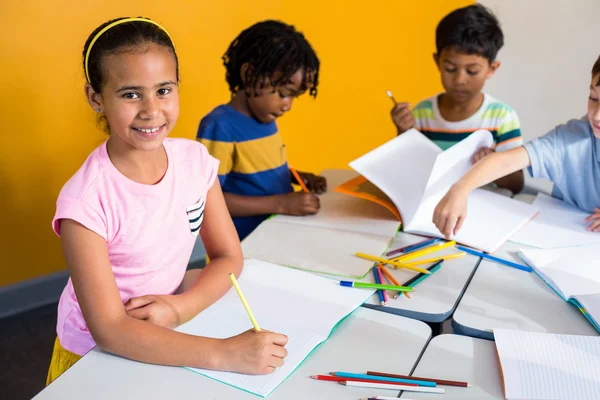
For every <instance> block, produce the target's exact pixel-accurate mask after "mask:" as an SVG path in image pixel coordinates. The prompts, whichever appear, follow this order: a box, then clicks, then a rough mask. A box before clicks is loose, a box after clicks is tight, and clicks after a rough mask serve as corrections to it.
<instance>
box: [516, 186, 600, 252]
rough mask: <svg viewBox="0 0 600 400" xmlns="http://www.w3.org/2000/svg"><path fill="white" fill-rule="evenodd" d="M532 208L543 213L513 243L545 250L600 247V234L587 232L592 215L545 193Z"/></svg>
mask: <svg viewBox="0 0 600 400" xmlns="http://www.w3.org/2000/svg"><path fill="white" fill-rule="evenodd" d="M533 206H535V207H537V208H539V210H540V213H539V214H538V216H537V217H535V218H534V219H533V220H532V221H531V222H530V223H528V224H527V225H525V226H524V227H523V228H522V229H521V230H519V231H518V232H517V233H515V234H514V235H513V236H512V237H511V238H510V241H511V242H516V243H520V244H524V245H527V246H532V247H538V248H542V249H550V248H555V247H570V246H581V245H585V244H592V243H600V233H598V232H589V231H588V230H587V224H586V223H585V221H584V220H585V219H586V218H587V217H588V216H589V215H590V213H588V212H585V211H583V210H580V209H578V208H576V207H573V206H571V205H569V204H567V203H565V202H564V201H561V200H558V199H555V198H553V197H550V196H548V195H546V194H542V193H540V194H538V195H537V197H536V198H535V200H534V201H533Z"/></svg>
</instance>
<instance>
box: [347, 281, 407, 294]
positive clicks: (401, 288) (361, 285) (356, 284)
mask: <svg viewBox="0 0 600 400" xmlns="http://www.w3.org/2000/svg"><path fill="white" fill-rule="evenodd" d="M340 286H347V287H355V288H365V289H379V290H393V291H395V292H412V291H413V288H411V287H407V286H394V285H380V284H377V283H365V282H352V281H340Z"/></svg>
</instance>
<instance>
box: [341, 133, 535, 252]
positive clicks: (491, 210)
mask: <svg viewBox="0 0 600 400" xmlns="http://www.w3.org/2000/svg"><path fill="white" fill-rule="evenodd" d="M493 143H494V142H493V138H492V134H491V133H490V132H489V131H486V130H479V131H476V132H474V133H473V134H471V135H470V136H469V137H467V138H466V139H464V140H462V141H461V142H459V143H457V144H456V145H454V146H453V147H451V148H449V149H448V150H446V151H442V150H441V149H440V148H439V147H438V146H437V145H436V144H435V143H433V142H432V141H431V140H429V139H427V138H426V137H425V136H424V135H423V134H421V133H420V132H419V131H417V130H415V129H411V130H409V131H407V132H405V133H403V134H402V135H400V136H398V137H396V138H394V139H392V140H390V141H389V142H387V143H385V144H383V145H381V146H379V147H378V148H376V149H375V150H373V151H371V152H369V153H367V154H365V155H363V156H362V157H360V158H358V159H356V160H354V161H352V162H351V163H350V166H351V167H352V168H353V169H354V170H355V171H357V172H358V173H359V174H361V175H362V176H363V177H365V178H366V179H368V180H369V181H370V182H371V183H373V184H374V185H375V186H377V187H378V188H379V189H380V190H381V192H383V193H385V195H386V196H387V198H388V199H389V201H391V202H392V203H393V204H394V206H395V207H396V209H397V210H398V214H399V215H400V216H401V218H402V224H403V230H404V231H405V232H410V233H415V234H421V235H426V236H436V237H441V236H442V235H441V233H440V232H439V230H438V229H437V228H436V227H435V225H434V224H433V222H432V218H433V211H434V209H435V207H436V205H437V204H438V202H439V201H440V200H441V199H442V197H443V196H444V195H445V194H446V193H447V192H448V190H449V189H450V187H451V186H452V185H453V184H454V183H456V182H457V181H458V180H459V179H460V178H461V177H462V176H463V175H464V174H465V173H466V172H467V171H468V170H469V168H471V158H472V157H473V155H474V154H475V152H476V151H477V150H479V149H480V148H482V147H492V146H493ZM358 183H360V182H358ZM354 184H356V181H355V182H354ZM349 186H352V185H349V184H347V185H343V189H342V191H346V192H347V191H348V188H349ZM355 186H356V187H357V188H358V190H359V191H360V192H361V194H360V197H362V198H368V197H369V196H374V197H377V198H379V199H380V201H379V203H380V204H381V202H384V201H388V200H386V199H385V198H383V197H382V196H380V195H377V194H376V193H372V191H369V190H368V189H364V186H363V185H355ZM365 193H366V194H367V196H366V195H365ZM536 214H537V209H536V208H535V207H533V206H531V205H529V204H525V203H522V202H519V201H516V200H513V199H511V198H508V197H505V196H501V195H499V194H496V193H493V192H490V191H487V190H484V189H476V190H474V191H473V193H471V195H470V196H469V202H468V210H467V219H466V220H465V222H464V224H463V226H462V228H461V229H460V231H459V232H458V235H456V237H455V238H453V239H454V240H456V241H457V242H460V243H463V244H465V245H467V246H471V247H475V248H478V249H480V250H483V251H486V252H493V251H495V250H496V249H497V248H498V247H500V246H501V245H502V244H503V243H504V242H505V241H506V240H508V238H509V237H510V236H511V235H512V234H514V233H515V232H516V231H517V230H519V228H521V227H522V226H523V225H525V224H526V223H527V222H528V221H529V220H530V219H531V218H533V217H534V216H535V215H536Z"/></svg>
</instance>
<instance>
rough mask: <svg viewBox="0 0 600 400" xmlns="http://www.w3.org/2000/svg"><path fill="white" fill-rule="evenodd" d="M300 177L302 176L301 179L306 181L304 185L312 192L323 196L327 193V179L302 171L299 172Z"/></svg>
mask: <svg viewBox="0 0 600 400" xmlns="http://www.w3.org/2000/svg"><path fill="white" fill-rule="evenodd" d="M298 175H300V179H302V181H304V184H305V185H306V187H307V188H308V190H310V191H311V192H313V193H316V194H321V193H324V192H326V191H327V179H325V178H324V177H322V176H317V175H315V174H311V173H310V172H300V171H298Z"/></svg>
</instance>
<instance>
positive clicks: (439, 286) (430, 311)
mask: <svg viewBox="0 0 600 400" xmlns="http://www.w3.org/2000/svg"><path fill="white" fill-rule="evenodd" d="M422 240H424V238H423V237H421V236H415V235H411V234H408V233H404V232H399V233H398V234H397V235H396V238H395V240H394V243H393V244H392V245H391V246H390V250H393V249H396V248H401V247H404V246H407V245H410V244H412V243H417V242H419V241H422ZM433 257H435V254H432V255H431V258H433ZM478 262H479V257H476V256H472V255H470V254H467V255H466V256H464V257H462V258H457V259H450V260H446V261H444V262H443V263H442V267H441V268H440V269H439V270H438V271H437V272H435V273H433V274H431V276H429V277H427V279H425V280H424V281H423V282H421V283H420V284H419V285H417V286H415V291H414V292H413V293H411V298H410V299H408V298H406V297H404V296H399V297H398V298H397V299H395V300H394V299H390V300H389V301H388V303H387V304H386V305H385V306H384V307H382V306H381V305H379V298H378V297H377V294H376V295H375V296H373V297H372V298H371V299H370V300H369V301H368V302H367V303H365V306H366V307H369V308H374V309H378V310H381V311H386V312H389V313H393V314H397V315H402V316H405V317H409V318H415V319H418V320H420V321H426V322H443V321H445V320H446V319H448V318H450V316H451V315H452V313H453V312H454V310H455V308H456V306H457V304H458V301H459V300H460V298H461V296H462V295H463V293H464V291H465V288H466V286H467V284H468V283H469V280H470V279H471V277H472V275H473V272H474V270H475V267H476V266H477V263H478ZM423 267H427V266H426V265H425V266H423ZM388 270H389V271H390V272H391V273H392V275H393V276H394V277H395V278H396V280H397V281H398V283H400V284H403V283H404V282H406V281H408V280H409V279H410V278H412V277H413V276H414V275H415V274H416V272H413V271H409V270H406V269H397V270H392V269H388ZM368 279H371V277H369V278H368Z"/></svg>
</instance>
